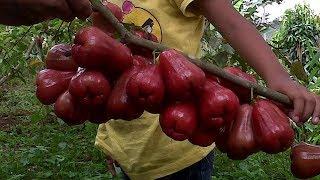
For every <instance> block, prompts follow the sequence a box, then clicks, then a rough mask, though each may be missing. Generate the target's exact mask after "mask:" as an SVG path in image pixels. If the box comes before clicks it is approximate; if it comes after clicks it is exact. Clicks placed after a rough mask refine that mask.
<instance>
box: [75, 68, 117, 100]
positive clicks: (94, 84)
mask: <svg viewBox="0 0 320 180" xmlns="http://www.w3.org/2000/svg"><path fill="white" fill-rule="evenodd" d="M69 92H70V94H71V95H72V96H73V97H75V98H76V99H77V100H78V102H79V103H80V104H82V105H85V106H98V105H102V104H105V103H106V102H107V100H108V98H109V95H110V93H111V87H110V84H109V81H108V80H107V79H106V78H105V76H104V75H103V74H102V73H101V72H98V71H90V70H85V69H82V70H80V71H78V73H77V74H76V75H75V76H74V77H73V78H72V79H71V81H70V85H69Z"/></svg>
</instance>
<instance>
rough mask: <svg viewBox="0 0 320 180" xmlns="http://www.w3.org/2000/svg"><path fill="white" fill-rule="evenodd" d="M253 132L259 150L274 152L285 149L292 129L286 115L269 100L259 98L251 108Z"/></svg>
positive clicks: (291, 136)
mask: <svg viewBox="0 0 320 180" xmlns="http://www.w3.org/2000/svg"><path fill="white" fill-rule="evenodd" d="M252 122H253V123H252V124H253V132H254V135H255V138H256V140H257V143H258V145H259V146H260V147H261V150H262V151H264V152H266V153H270V154H274V153H279V152H282V151H285V150H287V149H288V148H289V147H290V146H291V145H292V143H293V140H294V131H293V129H292V128H291V126H290V122H289V119H288V117H287V116H286V115H285V114H284V113H283V112H282V111H281V110H280V109H279V108H278V107H277V106H276V105H274V104H273V103H272V102H271V101H268V100H264V99H259V100H257V101H256V102H255V103H254V105H253V110H252Z"/></svg>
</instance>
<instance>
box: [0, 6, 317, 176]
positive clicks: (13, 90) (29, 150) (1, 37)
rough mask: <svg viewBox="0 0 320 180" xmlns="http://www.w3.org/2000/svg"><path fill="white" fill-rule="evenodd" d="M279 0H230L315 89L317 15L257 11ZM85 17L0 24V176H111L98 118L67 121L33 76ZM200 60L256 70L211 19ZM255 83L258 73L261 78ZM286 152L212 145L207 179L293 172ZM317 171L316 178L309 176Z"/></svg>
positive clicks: (313, 139)
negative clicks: (237, 151) (238, 154)
mask: <svg viewBox="0 0 320 180" xmlns="http://www.w3.org/2000/svg"><path fill="white" fill-rule="evenodd" d="M274 2H277V3H281V0H255V1H244V0H235V1H233V3H234V6H235V7H236V8H237V10H238V11H239V12H240V13H241V14H243V15H244V16H245V17H246V18H248V19H249V20H250V21H251V22H253V23H254V24H255V25H256V27H257V28H258V29H259V31H260V32H261V34H262V35H263V36H264V37H265V39H266V40H267V42H268V43H269V44H270V46H271V47H272V49H273V50H274V52H275V53H276V54H277V55H278V57H279V59H280V61H281V62H282V64H283V65H284V66H285V68H286V69H287V70H288V72H290V74H291V75H292V77H293V78H295V79H297V80H298V81H299V82H301V83H302V84H304V85H305V86H306V87H308V89H310V90H311V91H313V92H315V93H318V94H319V93H320V76H319V70H320V40H319V37H320V18H319V16H317V15H315V13H314V12H312V10H311V9H310V7H309V6H307V5H298V6H296V7H295V8H294V9H292V10H288V11H286V13H285V14H284V15H283V17H282V18H281V19H280V20H277V21H272V22H270V21H267V19H268V15H267V14H263V15H262V16H261V15H259V14H258V13H257V11H258V8H259V7H265V6H266V5H267V4H271V3H274ZM89 23H90V22H89V21H87V22H83V21H78V20H75V21H73V22H71V23H66V22H62V21H60V20H53V21H50V22H44V23H41V24H37V25H33V26H30V27H26V26H21V27H8V26H2V25H0V144H1V148H0V160H1V162H5V163H0V179H34V178H36V179H38V178H40V179H43V178H49V179H69V178H71V179H112V178H111V175H110V174H109V173H108V172H107V170H106V164H105V157H104V156H103V154H102V153H101V152H99V151H98V150H97V149H95V148H94V146H93V143H94V138H95V133H96V129H97V125H93V124H89V123H88V124H85V125H81V126H76V127H68V126H67V125H66V124H64V123H63V122H62V121H61V120H59V119H58V118H56V117H55V116H54V114H53V113H52V107H50V106H49V107H48V106H43V105H41V104H40V103H39V102H38V100H37V99H36V97H35V84H34V78H35V74H36V72H37V71H39V70H40V69H42V68H43V65H44V63H43V60H44V57H45V55H46V53H47V51H48V49H49V48H50V47H52V46H53V45H55V44H58V43H72V40H73V38H74V34H75V33H76V31H77V30H78V29H79V28H81V27H83V26H86V25H88V24H89ZM202 41H203V43H202V44H203V50H204V57H203V60H205V61H210V62H212V63H214V64H216V65H218V66H220V67H225V66H239V67H241V68H242V69H243V70H245V71H247V72H248V73H252V74H254V75H256V77H258V78H259V76H258V75H257V74H255V72H254V71H253V70H252V69H251V68H250V67H249V66H248V65H246V64H245V63H244V61H243V60H242V59H241V57H240V56H239V55H238V54H237V53H236V52H235V51H234V50H233V49H232V47H230V46H229V45H228V44H227V42H226V41H225V40H224V39H223V38H222V37H221V35H220V34H219V33H218V32H217V31H216V29H215V28H214V27H213V26H212V25H209V24H208V25H207V27H206V31H205V35H204V38H203V40H202ZM260 82H261V84H263V81H262V80H261V79H260ZM296 130H297V141H306V142H309V143H313V144H320V126H318V127H317V126H313V125H311V124H309V123H307V124H306V125H305V126H303V127H296ZM289 160H290V159H289V152H284V153H280V154H277V155H266V154H264V153H258V154H255V155H253V156H251V157H249V158H248V159H246V160H244V161H232V160H229V159H228V158H227V157H226V156H225V155H224V154H221V153H220V152H218V151H217V154H216V160H215V163H214V167H215V172H214V175H213V179H293V177H292V175H291V173H290V166H289V165H290V161H289ZM315 179H320V178H315Z"/></svg>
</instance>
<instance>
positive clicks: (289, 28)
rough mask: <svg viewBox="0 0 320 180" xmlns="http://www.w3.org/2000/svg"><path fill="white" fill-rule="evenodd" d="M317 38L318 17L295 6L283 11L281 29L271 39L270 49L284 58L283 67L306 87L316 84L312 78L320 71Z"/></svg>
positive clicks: (319, 34)
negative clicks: (311, 83)
mask: <svg viewBox="0 0 320 180" xmlns="http://www.w3.org/2000/svg"><path fill="white" fill-rule="evenodd" d="M319 38H320V17H319V16H317V15H316V14H315V13H314V12H313V11H312V10H311V8H310V7H309V5H297V6H295V8H294V9H292V10H287V11H286V12H285V14H284V16H283V18H282V23H281V26H280V29H279V31H278V32H277V33H276V34H275V36H274V37H273V40H272V46H273V47H274V48H275V49H276V50H277V52H280V53H281V54H283V55H284V57H283V56H282V59H286V60H285V61H283V62H284V64H285V65H286V66H288V67H289V68H290V70H291V73H292V74H293V75H295V76H296V77H297V78H298V79H299V80H302V81H303V82H305V83H306V84H308V83H309V82H315V81H317V78H315V79H314V76H315V75H318V73H319V70H320V64H319V56H318V55H317V54H318V52H319V48H320V47H319V45H320V39H319ZM278 54H279V53H278ZM308 76H309V78H308Z"/></svg>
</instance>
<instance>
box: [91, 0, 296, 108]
mask: <svg viewBox="0 0 320 180" xmlns="http://www.w3.org/2000/svg"><path fill="white" fill-rule="evenodd" d="M90 2H91V4H92V7H93V9H94V10H96V11H98V12H99V13H101V14H102V15H103V17H104V18H105V19H106V20H107V21H108V22H110V23H111V24H112V26H113V27H114V28H115V29H116V30H117V32H118V33H120V34H121V37H122V38H123V39H125V40H126V41H127V42H130V43H133V44H136V45H139V46H142V47H146V48H149V49H151V50H154V51H158V52H162V51H165V50H166V49H170V48H169V47H166V46H164V45H163V44H160V43H155V42H152V41H149V40H146V39H142V38H139V37H136V36H134V35H133V34H132V33H131V32H129V31H128V30H127V29H126V28H125V27H124V25H123V24H122V23H121V22H119V21H118V19H117V18H116V17H115V16H114V15H113V14H112V12H111V11H110V10H109V9H107V8H105V7H104V6H103V4H102V3H101V2H100V0H90ZM184 55H185V56H186V57H188V58H189V61H190V62H192V63H194V64H195V65H197V66H198V67H200V68H201V69H203V70H205V71H207V72H209V73H211V74H214V75H216V76H218V77H220V78H223V79H226V80H229V81H231V82H232V83H234V84H237V85H239V86H242V87H245V88H248V89H252V90H253V92H254V93H256V94H259V95H261V96H264V97H266V98H269V99H271V100H274V101H277V102H280V103H283V104H286V105H292V102H291V100H290V99H289V97H288V96H286V95H284V94H282V93H279V92H277V91H274V90H272V89H269V88H266V87H263V86H260V85H258V84H255V83H252V82H249V81H247V80H244V79H241V78H239V77H238V76H235V75H232V74H230V73H227V72H225V71H224V70H222V69H221V68H219V67H218V66H216V65H214V64H212V63H207V62H204V61H201V60H199V59H194V58H191V57H189V56H188V55H186V54H184Z"/></svg>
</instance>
